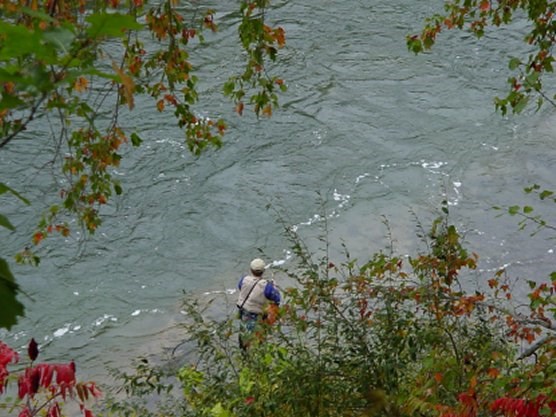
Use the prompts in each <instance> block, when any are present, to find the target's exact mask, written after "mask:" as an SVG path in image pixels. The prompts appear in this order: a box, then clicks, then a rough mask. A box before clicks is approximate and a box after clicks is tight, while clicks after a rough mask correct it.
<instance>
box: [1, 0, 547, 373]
mask: <svg viewBox="0 0 556 417" xmlns="http://www.w3.org/2000/svg"><path fill="white" fill-rule="evenodd" d="M230 3H231V2H225V1H215V0H212V1H206V2H204V3H203V6H207V7H213V8H215V9H216V10H217V11H218V13H217V14H216V18H217V23H218V24H219V27H220V30H219V32H218V33H216V34H208V33H207V34H206V41H207V42H206V45H204V46H201V45H196V46H195V48H196V49H197V50H198V51H199V52H200V55H195V56H194V57H193V58H192V61H193V64H194V66H195V67H196V68H197V72H198V76H199V77H200V78H201V80H202V81H201V84H200V89H201V90H202V93H203V95H204V99H203V101H202V103H201V106H202V107H200V110H199V111H200V112H201V114H204V115H206V116H212V115H217V116H223V117H225V118H226V119H227V120H228V123H229V126H230V129H229V132H228V133H227V135H226V136H225V144H224V146H223V148H221V149H219V150H210V151H208V152H206V153H205V154H204V155H202V156H201V157H199V158H196V157H194V156H192V155H191V154H190V153H189V152H188V151H187V149H186V147H185V146H184V143H183V134H182V132H180V131H179V130H178V129H177V128H174V127H172V125H171V124H170V123H169V122H168V120H167V119H165V118H164V117H162V116H160V115H158V114H157V113H156V112H155V111H153V109H154V107H153V106H152V103H147V102H139V103H137V108H136V109H135V111H133V112H131V113H129V114H125V115H124V116H123V117H124V119H123V120H125V123H126V124H127V125H128V126H130V127H131V126H135V127H137V128H138V129H139V133H140V135H141V136H142V137H143V139H145V141H144V143H143V145H142V146H141V147H140V148H137V149H127V150H125V152H124V153H125V155H124V159H123V161H122V165H121V166H120V167H119V168H118V169H117V170H116V172H115V173H114V174H115V175H116V176H117V177H118V178H119V179H120V180H121V182H122V186H123V188H124V194H123V195H122V196H119V197H116V198H114V199H113V200H112V201H111V203H110V204H109V205H108V207H107V208H106V210H105V212H104V216H105V217H104V224H103V226H102V227H101V228H100V229H99V230H98V232H97V233H96V234H95V235H94V236H92V237H91V238H90V239H88V240H86V241H85V242H82V241H80V239H79V234H78V233H74V234H73V235H72V236H71V237H70V238H68V239H61V238H59V239H52V240H48V241H47V242H45V244H44V246H43V248H42V249H41V255H42V262H41V265H40V267H38V268H34V267H28V266H20V265H15V264H13V263H12V270H13V272H14V274H15V275H16V276H17V279H18V282H19V283H20V285H21V287H22V288H23V289H24V291H25V292H26V293H28V294H29V295H30V296H31V297H32V299H33V300H32V301H31V300H30V299H28V298H22V301H23V302H24V303H25V305H26V309H27V315H26V317H25V318H24V319H22V320H20V322H19V324H18V325H17V326H15V327H14V328H13V329H12V330H11V331H9V332H6V331H0V339H2V340H4V341H5V342H7V343H9V344H10V345H12V346H15V347H17V348H21V347H23V346H24V345H25V344H26V343H27V342H28V340H29V339H30V338H31V337H34V338H35V339H36V340H37V341H38V342H39V343H40V344H41V350H42V359H43V360H46V359H48V360H53V361H56V362H60V361H64V360H68V359H75V360H76V362H77V363H78V366H79V369H80V370H81V372H82V375H86V376H91V377H96V378H100V379H103V378H104V375H105V369H106V368H107V367H115V366H123V365H124V364H127V363H129V361H130V359H131V358H132V357H134V356H136V355H140V354H157V353H159V351H158V350H159V349H161V348H162V347H164V346H166V347H168V346H170V347H171V345H172V343H174V344H175V343H177V341H179V338H180V334H179V330H176V329H177V327H176V326H177V325H178V324H179V322H180V320H181V319H182V318H183V316H182V314H181V313H180V300H181V299H182V292H183V291H188V292H192V293H194V294H203V293H207V292H213V293H218V292H224V293H225V292H226V291H228V292H231V290H233V288H234V287H235V285H236V282H237V280H238V278H239V276H240V275H241V274H242V273H243V272H245V270H246V268H247V266H248V263H249V261H250V260H251V258H253V257H254V256H257V255H258V251H257V250H258V249H259V248H260V249H262V250H263V252H264V257H265V259H266V260H267V261H268V262H276V263H279V262H282V261H283V262H285V263H286V265H288V262H290V261H289V257H288V249H289V247H290V242H288V241H287V239H286V238H285V237H284V235H283V233H282V230H283V222H285V224H286V225H289V226H292V227H296V228H297V230H298V231H299V233H300V235H301V236H302V237H303V238H304V239H306V241H307V242H308V244H309V246H310V247H313V248H317V247H318V243H317V242H318V236H319V235H320V234H322V233H323V225H324V224H325V222H323V221H322V218H323V216H324V217H326V219H327V221H326V228H327V233H328V237H329V240H330V243H331V256H332V259H333V260H334V261H335V262H336V263H340V262H341V261H342V259H343V258H342V244H345V245H346V246H347V247H348V249H349V251H350V252H351V254H352V256H354V257H357V258H360V259H362V260H364V259H365V257H366V256H368V255H369V254H372V253H374V252H376V251H378V250H380V249H382V248H385V247H386V246H387V245H389V244H390V239H389V238H388V237H387V236H388V233H391V235H392V238H393V244H394V248H395V251H396V252H397V253H401V254H411V253H415V250H417V249H418V248H420V247H422V244H421V242H420V241H419V239H418V238H417V232H418V229H419V226H422V227H424V228H425V229H426V228H427V227H428V226H429V225H430V223H431V220H432V219H434V218H435V217H436V215H437V213H438V209H439V207H440V203H441V201H442V200H443V199H447V200H448V201H449V203H450V216H451V220H452V222H453V223H455V224H456V225H457V226H458V228H459V230H460V231H462V233H463V234H464V236H465V240H466V242H467V246H468V247H469V248H470V249H471V250H473V251H476V252H477V253H478V254H479V255H480V262H479V268H478V271H477V272H476V273H473V274H470V275H469V276H468V277H467V279H468V280H470V283H474V282H484V281H485V280H486V279H488V277H489V275H490V274H491V273H492V272H493V271H495V270H497V269H498V268H500V267H502V266H505V267H507V270H508V273H509V274H510V276H512V277H515V278H524V279H536V278H538V277H545V276H546V275H547V274H548V273H550V272H551V271H552V270H553V269H554V256H555V255H554V246H555V243H554V241H553V240H552V241H551V240H548V239H547V237H549V235H546V234H543V233H540V234H539V235H537V236H535V237H534V238H530V237H529V233H528V231H519V230H518V229H519V228H518V224H517V223H518V219H517V218H513V217H510V216H501V217H500V216H499V214H500V212H499V211H495V210H493V209H492V207H493V206H509V205H513V204H520V205H523V204H526V203H527V204H532V205H535V207H537V206H538V207H539V210H540V211H539V213H541V214H544V215H545V216H547V220H550V215H551V213H550V211H549V210H548V209H546V210H545V211H542V210H541V209H542V205H541V204H540V203H538V202H537V201H535V200H534V199H531V198H527V197H526V196H525V195H524V194H523V193H522V189H523V187H525V186H528V185H530V184H533V183H538V184H542V185H543V186H545V187H547V188H551V189H555V188H556V180H555V176H554V166H555V163H556V150H555V146H554V143H555V142H554V133H555V129H554V124H555V121H556V115H555V112H554V109H553V108H550V107H549V106H545V107H544V108H542V109H541V111H539V112H537V113H534V112H532V111H526V112H525V113H524V114H522V115H520V116H512V115H508V116H505V117H503V116H501V115H500V114H499V113H496V112H495V110H494V105H493V98H494V96H496V95H500V96H501V95H503V94H504V93H505V92H506V81H505V80H506V78H507V77H508V76H509V74H510V73H509V70H508V69H507V60H508V57H509V56H510V55H511V54H513V53H515V52H516V51H523V50H524V46H523V45H522V42H521V33H522V30H523V29H524V25H522V24H520V23H519V22H518V23H516V24H515V25H513V26H512V28H511V30H510V29H502V30H499V31H496V32H493V33H487V36H485V38H484V39H483V40H481V41H480V42H478V41H476V40H475V39H474V38H472V37H471V36H470V35H468V34H466V33H460V32H453V33H443V34H441V35H440V37H439V44H438V45H437V47H435V48H434V49H433V51H432V52H430V53H426V54H422V55H419V56H414V55H413V54H411V53H410V52H408V51H407V48H406V45H405V35H406V34H408V33H415V32H417V31H418V30H419V28H420V27H421V25H422V22H423V19H424V17H425V16H427V15H430V14H431V13H432V12H434V11H435V10H436V11H438V10H440V6H441V2H440V1H432V2H416V1H413V0H388V1H386V0H376V1H373V2H370V1H364V0H360V1H356V0H342V1H339V0H321V1H318V2H311V1H309V0H298V1H295V2H294V1H275V2H273V7H272V9H271V10H269V11H268V19H269V22H271V23H273V24H276V25H280V26H282V27H283V28H284V29H285V30H286V39H287V47H286V48H285V49H283V50H281V51H280V53H279V57H280V62H279V63H278V64H277V65H276V66H275V67H273V68H272V71H274V72H275V73H277V74H280V75H281V77H282V78H284V80H285V81H286V82H287V84H288V87H289V90H288V92H287V93H285V94H283V95H282V96H281V98H280V100H281V108H280V109H279V110H278V111H276V112H275V114H274V115H273V117H272V118H271V119H261V120H257V119H256V117H255V116H254V115H252V114H245V115H244V116H243V117H239V116H237V115H235V114H234V113H233V105H232V104H231V103H230V102H229V101H227V100H226V99H224V98H223V97H222V95H221V85H222V83H223V81H224V80H225V79H226V78H227V77H228V76H229V75H230V71H231V70H234V69H236V70H237V69H238V68H239V66H240V64H241V61H240V58H239V56H240V52H239V50H238V47H237V45H235V43H237V42H235V41H234V40H233V38H234V37H235V36H236V33H237V23H238V15H237V13H236V12H235V11H234V8H235V6H234V5H231V4H230ZM424 4H426V6H425V5H424ZM213 47H214V48H213ZM45 126H46V125H45V124H44V123H42V124H36V125H35V126H34V129H33V130H32V131H30V132H28V133H27V134H26V135H25V136H22V137H21V139H20V140H18V141H14V142H13V143H12V144H11V145H10V146H9V147H8V148H6V149H3V150H2V151H1V152H0V179H1V181H3V182H5V183H8V184H9V185H10V186H12V187H13V188H15V189H17V190H19V191H20V192H22V193H23V194H24V195H25V196H27V197H28V198H30V199H31V200H32V201H33V204H32V205H31V206H30V207H22V204H21V203H19V202H17V201H15V200H14V199H8V198H3V199H2V200H1V201H2V212H3V213H4V214H6V215H7V216H8V217H9V218H10V220H11V221H12V222H13V223H14V224H15V225H16V226H17V232H16V233H11V234H8V233H6V232H5V231H2V232H1V233H2V235H1V236H2V238H1V239H2V240H1V241H0V253H2V254H3V255H4V256H10V255H12V254H15V252H16V251H17V250H19V249H20V248H21V247H22V246H23V245H24V244H25V242H26V239H27V238H28V236H29V234H30V233H31V230H32V229H33V226H34V225H35V224H36V223H37V219H38V214H39V213H40V212H41V211H42V210H43V209H44V208H45V207H46V204H47V202H48V200H45V197H44V195H49V194H48V193H51V194H55V190H56V188H55V187H54V184H53V180H52V176H51V173H50V172H48V170H47V169H45V168H44V166H43V165H42V164H41V163H39V162H37V161H40V160H41V158H44V155H48V152H49V150H50V147H51V144H49V143H48V141H41V139H42V138H43V137H44V136H45V134H46V133H48V132H46V131H45ZM30 167H32V168H30ZM50 202H51V201H50ZM269 205H270V207H271V209H270V210H269V209H268V208H267V206H269ZM548 208H550V207H548ZM385 219H387V222H388V224H389V228H387V227H386V226H385V225H384V220H385ZM274 276H275V279H276V280H277V282H278V283H279V282H280V277H281V275H280V273H279V272H275V273H274ZM231 298H232V299H233V295H232V296H231ZM233 311H234V307H233V301H232V302H230V304H226V305H223V306H222V314H223V315H226V314H232V313H233ZM169 329H173V330H172V331H170V332H169ZM169 334H171V335H172V336H168V335H169ZM165 341H168V343H167V344H166V345H165V344H164V342H165Z"/></svg>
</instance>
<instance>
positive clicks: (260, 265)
mask: <svg viewBox="0 0 556 417" xmlns="http://www.w3.org/2000/svg"><path fill="white" fill-rule="evenodd" d="M250 267H251V271H253V272H264V270H265V267H266V263H265V262H264V261H263V260H262V259H260V258H255V259H253V260H252V261H251V265H250Z"/></svg>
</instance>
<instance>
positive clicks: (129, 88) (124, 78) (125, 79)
mask: <svg viewBox="0 0 556 417" xmlns="http://www.w3.org/2000/svg"><path fill="white" fill-rule="evenodd" d="M112 69H114V71H115V72H116V74H118V75H119V76H120V79H121V83H122V87H123V94H124V97H125V99H126V101H127V105H128V107H129V109H130V110H132V109H133V107H134V105H135V104H134V100H133V91H134V90H135V83H134V82H133V79H132V78H131V77H130V76H129V75H127V74H125V73H124V72H123V71H122V70H121V69H120V68H119V67H118V66H117V65H116V64H115V63H112Z"/></svg>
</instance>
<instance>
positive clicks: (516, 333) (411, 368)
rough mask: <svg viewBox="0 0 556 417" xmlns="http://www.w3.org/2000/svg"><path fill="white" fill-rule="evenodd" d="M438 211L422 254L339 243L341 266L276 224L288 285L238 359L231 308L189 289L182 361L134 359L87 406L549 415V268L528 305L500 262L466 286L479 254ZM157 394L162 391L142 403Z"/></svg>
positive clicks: (554, 368)
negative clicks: (288, 257) (362, 252)
mask: <svg viewBox="0 0 556 417" xmlns="http://www.w3.org/2000/svg"><path fill="white" fill-rule="evenodd" d="M448 214H449V213H448V210H447V206H446V205H444V206H443V213H442V215H441V216H440V217H439V218H438V220H437V221H435V223H434V225H433V227H432V229H431V232H430V233H429V234H428V236H427V237H426V239H425V240H424V246H425V250H423V252H420V253H417V254H414V255H412V256H409V257H406V256H401V255H396V254H394V253H391V252H390V253H385V252H379V253H376V254H374V255H372V256H371V257H370V259H369V260H368V261H366V262H363V263H360V262H358V261H357V260H355V259H350V256H349V253H346V256H345V259H346V260H345V262H343V263H342V264H341V265H337V264H335V263H334V261H333V260H331V259H329V258H328V257H327V256H326V255H324V256H322V257H320V258H318V259H315V258H314V256H313V255H311V253H310V252H309V251H308V250H307V248H306V247H305V245H304V244H303V241H301V240H300V239H299V237H298V236H297V235H296V234H295V233H293V232H292V231H291V230H290V229H288V228H286V229H285V232H286V234H287V235H288V236H289V238H290V239H291V240H292V245H293V249H294V253H295V259H296V261H297V265H295V267H293V269H291V270H284V271H283V272H284V273H285V274H287V275H288V276H289V278H290V279H291V280H292V282H293V283H294V284H293V285H291V286H289V287H288V288H284V289H283V290H284V292H285V302H284V305H283V307H281V308H280V312H279V319H278V321H277V322H276V323H274V324H273V325H265V326H263V328H262V330H261V332H260V333H259V334H258V335H257V339H258V340H259V341H260V343H255V344H254V345H253V346H252V347H251V348H250V349H249V350H248V353H247V355H245V356H244V355H243V354H242V351H241V350H240V349H239V347H238V346H237V329H236V328H237V322H236V320H235V318H233V317H231V318H222V319H220V320H215V319H211V318H210V315H208V314H204V312H203V310H204V309H205V308H206V307H207V306H206V304H200V303H198V302H197V301H196V300H195V299H194V298H190V297H188V298H187V299H186V302H185V307H186V311H187V313H188V314H187V317H188V318H189V322H188V323H187V324H186V325H185V332H184V333H185V334H186V335H188V336H189V339H188V343H189V347H190V349H191V352H190V353H189V355H188V360H189V362H188V363H187V364H185V365H184V366H182V367H181V368H180V369H179V370H177V372H175V371H171V372H169V373H167V371H168V369H167V368H166V367H164V366H163V367H157V366H151V365H149V364H148V363H147V362H140V363H139V366H138V368H137V373H135V374H132V375H120V378H122V377H123V381H124V387H125V389H126V392H127V394H128V395H129V396H128V397H126V399H125V400H122V399H121V398H120V399H119V400H115V399H112V400H110V401H108V403H107V405H108V409H106V410H105V411H103V412H100V413H99V415H101V416H105V417H108V416H124V415H141V416H175V417H177V416H215V417H233V416H399V417H402V416H403V417H405V416H407V417H409V416H443V417H477V416H493V417H495V416H506V417H509V416H522V417H538V416H551V415H554V413H555V412H556V391H555V389H556V388H555V387H556V357H555V353H556V352H555V349H554V345H555V341H556V336H555V334H554V332H555V331H556V321H555V317H556V316H555V314H556V300H555V298H554V292H555V290H556V272H555V273H553V274H552V276H551V277H550V278H548V279H546V280H541V281H539V282H538V283H533V282H531V283H530V289H531V292H530V294H529V300H528V303H527V308H524V304H523V303H524V301H525V300H514V299H513V297H512V293H511V289H510V279H509V278H508V277H507V276H506V275H505V273H504V271H503V270H500V271H498V272H496V273H495V274H493V275H492V276H484V277H482V281H483V282H482V284H484V287H485V288H486V289H484V290H480V289H479V288H476V289H475V288H468V286H466V285H464V281H466V280H465V277H466V276H467V275H468V274H469V272H470V271H473V270H474V269H475V267H476V264H477V255H476V254H474V253H470V252H468V251H467V249H466V248H464V246H463V243H462V242H461V237H460V236H459V234H458V232H457V230H456V228H455V227H454V226H453V225H451V224H450V223H449V221H448V220H449V216H448ZM324 232H325V233H324V235H323V236H322V241H323V242H325V244H326V242H327V238H326V231H324ZM323 253H326V249H325V250H323ZM522 346H528V348H526V349H524V348H522ZM176 373H177V381H176V380H175V379H172V377H173V376H175V374H176ZM168 378H170V379H168ZM170 381H171V382H172V383H173V384H175V385H174V387H173V388H172V387H171V385H170ZM161 392H165V393H168V392H173V393H174V396H170V398H173V399H169V397H165V396H164V397H162V398H164V399H162V400H161V403H159V404H156V402H155V401H146V399H148V398H151V397H150V395H154V397H152V398H159V399H160V398H161V397H160V393H161ZM149 404H150V406H151V407H150V408H149ZM168 404H172V406H171V407H168ZM162 410H164V411H162Z"/></svg>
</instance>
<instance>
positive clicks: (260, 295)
mask: <svg viewBox="0 0 556 417" xmlns="http://www.w3.org/2000/svg"><path fill="white" fill-rule="evenodd" d="M249 267H250V274H248V275H245V276H243V277H242V278H241V279H240V280H239V282H238V285H237V287H238V289H239V297H238V300H237V307H238V308H239V319H240V325H239V326H240V329H239V346H240V348H241V349H243V350H245V349H247V347H248V345H249V341H248V339H250V338H251V337H252V334H253V332H254V330H255V328H256V326H257V323H260V322H261V321H262V320H264V319H265V318H266V316H267V308H268V307H269V305H273V306H278V305H280V292H279V291H278V289H277V288H276V287H275V286H274V283H273V281H272V280H267V279H265V278H263V273H264V271H265V269H266V264H265V262H264V261H263V260H262V259H260V258H256V259H253V260H252V261H251V264H250V265H249Z"/></svg>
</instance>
